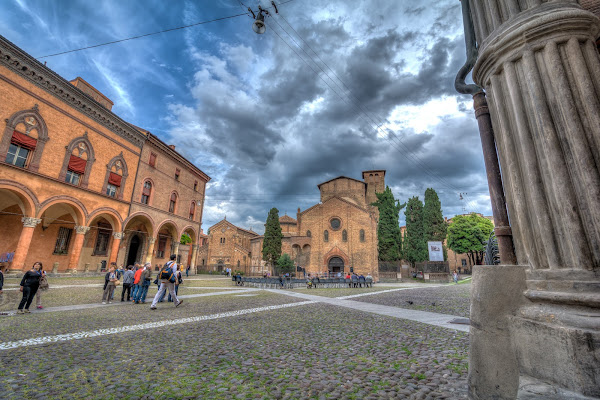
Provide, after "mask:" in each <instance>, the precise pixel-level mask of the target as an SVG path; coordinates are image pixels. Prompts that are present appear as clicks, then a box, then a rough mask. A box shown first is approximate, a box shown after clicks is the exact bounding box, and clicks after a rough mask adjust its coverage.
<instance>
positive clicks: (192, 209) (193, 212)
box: [190, 201, 196, 221]
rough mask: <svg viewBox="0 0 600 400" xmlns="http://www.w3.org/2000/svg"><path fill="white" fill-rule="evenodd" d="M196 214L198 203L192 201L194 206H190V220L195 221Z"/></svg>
mask: <svg viewBox="0 0 600 400" xmlns="http://www.w3.org/2000/svg"><path fill="white" fill-rule="evenodd" d="M195 214H196V202H195V201H192V204H190V219H191V220H192V221H193V220H194V215H195Z"/></svg>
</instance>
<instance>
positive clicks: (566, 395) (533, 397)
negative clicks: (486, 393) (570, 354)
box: [517, 375, 598, 400]
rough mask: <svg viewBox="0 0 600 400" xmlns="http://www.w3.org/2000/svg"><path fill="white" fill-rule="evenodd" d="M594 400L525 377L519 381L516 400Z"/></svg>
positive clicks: (522, 376) (593, 398)
mask: <svg viewBox="0 0 600 400" xmlns="http://www.w3.org/2000/svg"><path fill="white" fill-rule="evenodd" d="M564 399H570V400H595V399H598V398H597V397H588V396H584V395H582V394H579V393H575V392H572V391H570V390H565V389H563V388H561V387H558V386H556V385H554V384H552V383H549V382H544V381H541V380H539V379H535V378H532V377H530V376H527V375H521V377H520V379H519V393H518V394H517V400H564Z"/></svg>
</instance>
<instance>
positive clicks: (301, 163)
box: [0, 0, 491, 232]
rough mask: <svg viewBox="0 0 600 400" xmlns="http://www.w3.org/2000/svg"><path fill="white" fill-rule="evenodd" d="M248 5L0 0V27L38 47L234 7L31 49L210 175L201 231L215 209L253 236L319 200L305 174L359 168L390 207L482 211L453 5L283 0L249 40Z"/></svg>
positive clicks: (324, 175)
mask: <svg viewBox="0 0 600 400" xmlns="http://www.w3.org/2000/svg"><path fill="white" fill-rule="evenodd" d="M284 1H285V0H282V1H280V2H279V3H284ZM241 3H243V4H244V5H245V6H242V5H241ZM260 4H262V5H263V6H264V7H270V1H269V2H267V1H265V0H260ZM258 5H259V1H258V0H244V1H242V2H240V1H238V0H170V1H164V0H127V1H122V0H102V1H92V2H90V1H88V0H61V1H48V0H2V1H1V2H0V26H2V30H1V32H0V34H2V35H3V36H5V37H6V38H8V39H9V40H11V41H12V42H13V43H15V44H17V45H18V46H20V47H21V48H22V49H24V50H25V51H27V52H28V53H30V54H31V55H33V56H34V57H42V56H45V55H49V54H54V53H59V52H63V51H68V50H71V49H77V48H81V47H85V46H90V45H95V44H99V43H104V42H109V41H115V40H119V39H123V38H128V37H132V36H137V35H142V34H146V33H152V32H156V31H161V30H164V29H169V28H175V27H180V26H184V25H190V24H194V23H197V22H202V21H209V20H213V19H216V18H222V17H228V16H235V15H238V14H242V15H239V16H237V17H233V18H230V19H225V20H222V21H219V22H212V23H207V24H202V25H197V26H194V27H191V28H187V29H182V30H175V31H172V32H167V33H163V34H160V35H153V36H148V37H144V38H141V39H136V40H130V41H126V42H122V43H117V44H113V45H109V46H103V47H97V48H93V49H89V50H84V51H79V52H73V53H69V54H64V55H59V56H54V57H47V58H40V61H46V62H47V65H48V67H50V68H52V69H53V70H54V71H56V72H57V73H59V74H60V75H61V76H63V77H64V78H66V79H72V78H74V77H76V76H81V77H83V78H84V79H85V80H87V81H88V82H90V83H91V84H92V85H94V86H95V87H96V88H98V89H99V90H100V91H101V92H103V93H104V94H105V95H106V96H108V97H109V98H110V99H112V100H113V101H114V103H115V106H114V108H113V111H114V112H115V113H116V114H118V115H119V116H120V117H122V118H123V119H125V120H127V121H129V122H131V123H133V124H135V125H138V126H141V127H143V128H145V129H147V130H149V131H151V132H153V133H154V134H156V135H158V136H159V137H160V138H162V139H163V140H164V141H166V142H167V143H172V144H175V145H176V146H177V150H178V151H179V152H181V153H182V154H183V155H184V156H185V157H187V158H188V159H190V160H191V161H192V162H194V163H195V164H196V165H197V166H198V167H199V168H200V169H202V170H203V171H204V172H206V173H207V174H208V175H209V176H211V178H212V181H211V182H210V183H209V185H208V187H207V191H206V195H207V199H206V204H205V210H204V221H203V228H204V230H205V231H206V229H207V228H208V227H210V226H211V225H213V224H215V223H216V222H218V221H219V220H221V219H222V218H223V217H224V216H225V215H226V216H227V219H228V220H229V221H231V222H233V223H235V224H237V225H239V226H241V227H244V228H253V229H254V230H255V231H258V232H262V231H263V230H264V228H263V224H264V221H265V220H266V216H267V213H268V210H269V209H270V208H271V207H277V208H278V209H279V211H280V215H283V214H285V213H287V214H288V215H291V216H294V217H295V215H296V210H297V208H298V207H300V208H301V209H306V208H308V207H310V206H312V205H314V204H315V203H318V202H319V192H318V189H317V184H319V183H321V182H324V181H326V180H329V179H331V178H334V177H337V176H340V175H344V176H348V177H352V178H355V179H361V171H364V170H371V169H385V170H387V175H386V183H387V184H388V185H389V186H390V187H391V188H392V191H393V192H394V195H395V196H396V198H398V199H400V200H401V201H402V202H404V201H406V200H407V199H408V198H409V197H412V196H419V197H420V198H421V199H423V196H424V192H425V189H426V188H428V187H433V188H434V189H436V190H437V192H438V194H439V195H440V198H441V201H442V208H443V212H444V215H445V216H448V217H452V216H454V215H456V214H460V213H463V208H464V209H465V210H466V211H468V212H470V211H477V212H481V213H484V214H486V215H490V214H491V208H490V203H489V196H488V192H487V184H486V180H485V170H484V165H483V157H482V155H481V144H480V141H479V134H478V131H477V124H476V120H475V118H474V116H473V110H472V105H471V99H470V97H469V96H464V95H458V94H457V93H456V92H455V91H454V88H453V82H454V77H455V75H456V72H457V71H458V69H459V68H460V67H461V65H462V64H463V62H464V60H465V49H464V39H463V35H462V19H461V12H460V2H459V1H458V0H435V1H433V0H422V1H413V0H328V1H312V0H292V1H288V2H286V3H285V4H280V6H279V11H280V14H279V15H272V16H271V17H267V18H266V23H267V26H268V27H267V31H266V33H265V34H263V35H257V34H255V33H254V32H253V31H252V29H251V23H252V19H251V18H250V16H248V15H246V14H245V13H247V11H246V9H247V7H248V6H251V7H252V8H253V9H255V10H256V8H257V6H258ZM270 11H273V9H270ZM462 192H464V193H467V195H463V197H464V199H465V200H462V201H461V200H460V199H459V193H462ZM403 221H404V216H403V215H402V222H403Z"/></svg>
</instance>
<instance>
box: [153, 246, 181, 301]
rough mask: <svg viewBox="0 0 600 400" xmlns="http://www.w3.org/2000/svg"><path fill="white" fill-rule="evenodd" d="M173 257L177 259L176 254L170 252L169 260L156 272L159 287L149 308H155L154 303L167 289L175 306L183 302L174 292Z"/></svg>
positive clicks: (175, 264)
mask: <svg viewBox="0 0 600 400" xmlns="http://www.w3.org/2000/svg"><path fill="white" fill-rule="evenodd" d="M175 259H177V255H175V254H172V255H171V257H170V261H169V262H167V263H166V264H165V266H164V267H163V268H162V269H161V270H160V272H159V274H158V278H157V279H159V280H160V288H159V289H158V293H156V296H154V300H152V305H151V306H150V309H151V310H156V303H157V302H158V299H160V298H161V297H162V296H163V295H164V293H165V291H166V290H169V294H170V295H171V297H172V298H173V301H174V302H175V307H179V306H180V305H181V303H183V300H180V299H179V298H178V297H177V295H176V294H175V279H176V277H177V263H176V262H175Z"/></svg>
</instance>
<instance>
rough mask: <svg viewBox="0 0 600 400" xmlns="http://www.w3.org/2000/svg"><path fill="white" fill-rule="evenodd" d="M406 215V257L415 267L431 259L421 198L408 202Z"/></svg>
mask: <svg viewBox="0 0 600 400" xmlns="http://www.w3.org/2000/svg"><path fill="white" fill-rule="evenodd" d="M404 215H405V216H406V235H405V237H404V257H405V258H406V260H407V261H409V262H410V263H411V264H412V265H413V266H414V264H415V263H418V262H422V261H427V259H428V258H429V253H428V251H427V241H426V240H425V232H424V230H423V203H422V202H421V200H419V197H412V198H410V199H409V200H408V203H407V206H406V211H405V212H404Z"/></svg>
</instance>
